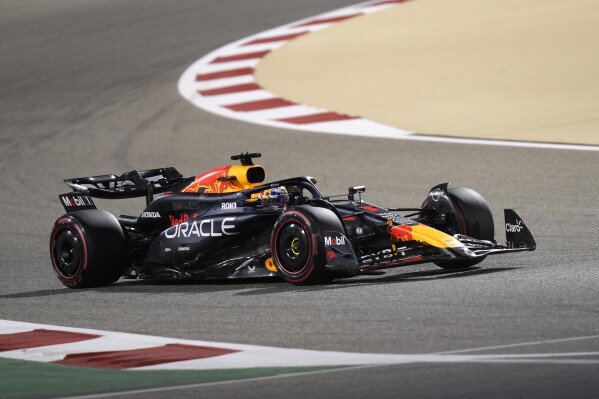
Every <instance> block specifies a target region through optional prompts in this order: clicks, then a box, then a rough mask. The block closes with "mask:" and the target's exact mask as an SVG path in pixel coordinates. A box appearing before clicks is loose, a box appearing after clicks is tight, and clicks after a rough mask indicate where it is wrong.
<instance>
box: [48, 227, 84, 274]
mask: <svg viewBox="0 0 599 399" xmlns="http://www.w3.org/2000/svg"><path fill="white" fill-rule="evenodd" d="M81 255H82V251H81V243H80V240H79V238H78V237H77V235H75V233H73V231H71V230H70V229H65V230H63V231H61V232H60V233H59V234H58V236H57V237H56V240H55V243H54V261H55V262H54V263H55V265H56V268H57V270H58V272H59V273H60V274H61V275H63V276H64V277H66V278H70V277H73V276H75V275H76V274H77V272H78V271H79V268H80V267H81Z"/></svg>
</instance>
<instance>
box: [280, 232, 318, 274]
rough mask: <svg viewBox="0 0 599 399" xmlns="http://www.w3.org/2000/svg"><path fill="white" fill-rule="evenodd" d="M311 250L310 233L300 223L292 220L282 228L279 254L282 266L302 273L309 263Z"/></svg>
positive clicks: (292, 272)
mask: <svg viewBox="0 0 599 399" xmlns="http://www.w3.org/2000/svg"><path fill="white" fill-rule="evenodd" d="M311 251H312V246H311V244H310V239H309V236H308V233H307V231H306V229H305V228H304V226H302V225H301V224H300V223H297V222H295V221H290V222H288V223H286V224H285V225H283V226H282V227H281V228H280V230H279V234H278V236H277V255H278V259H279V262H280V263H281V266H282V267H283V268H284V269H285V270H286V271H287V272H288V273H291V274H298V273H301V272H302V271H303V270H304V269H305V268H306V266H307V265H308V262H309V260H310V253H311Z"/></svg>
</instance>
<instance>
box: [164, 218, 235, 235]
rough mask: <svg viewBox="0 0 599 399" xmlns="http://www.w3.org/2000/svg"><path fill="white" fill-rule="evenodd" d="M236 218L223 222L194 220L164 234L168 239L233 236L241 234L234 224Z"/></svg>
mask: <svg viewBox="0 0 599 399" xmlns="http://www.w3.org/2000/svg"><path fill="white" fill-rule="evenodd" d="M234 221H235V218H224V219H223V220H222V221H220V222H219V221H216V223H215V220H214V219H204V220H201V221H198V220H194V221H193V222H183V223H180V224H178V225H176V226H174V227H171V228H169V229H167V230H166V231H165V232H164V235H165V236H166V238H175V237H176V238H179V237H191V236H196V237H220V236H222V235H226V236H232V235H236V234H239V232H238V231H233V230H234V229H235V224H234V223H233V222H234Z"/></svg>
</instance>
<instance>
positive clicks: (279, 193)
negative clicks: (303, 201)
mask: <svg viewBox="0 0 599 399" xmlns="http://www.w3.org/2000/svg"><path fill="white" fill-rule="evenodd" d="M258 199H259V200H261V201H262V203H263V204H269V205H279V206H280V207H284V206H285V205H286V204H287V203H289V193H288V192H287V189H286V188H285V187H283V186H281V187H275V188H270V189H268V190H264V191H261V192H260V193H259V194H258Z"/></svg>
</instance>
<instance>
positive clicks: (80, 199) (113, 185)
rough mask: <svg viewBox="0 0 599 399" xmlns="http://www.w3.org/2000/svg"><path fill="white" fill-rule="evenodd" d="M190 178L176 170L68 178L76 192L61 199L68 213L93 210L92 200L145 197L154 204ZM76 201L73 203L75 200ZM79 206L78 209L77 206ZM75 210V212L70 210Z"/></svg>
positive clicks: (136, 171) (150, 170)
mask: <svg viewBox="0 0 599 399" xmlns="http://www.w3.org/2000/svg"><path fill="white" fill-rule="evenodd" d="M186 180H188V179H185V178H184V177H183V175H181V173H179V172H178V171H177V169H175V168H173V167H166V168H159V169H148V170H132V171H131V172H127V173H124V174H122V175H120V176H117V175H101V176H89V177H77V178H73V179H66V180H64V182H65V183H66V185H67V186H69V187H70V188H71V189H73V192H72V193H68V194H62V195H61V196H60V199H61V201H62V202H63V204H64V206H65V209H66V210H67V212H69V211H70V210H69V209H67V205H68V204H70V205H69V207H70V208H72V207H75V208H76V209H82V207H93V208H95V205H93V201H91V198H90V197H94V198H105V199H121V198H138V197H144V196H145V197H146V203H147V204H149V203H150V202H152V200H153V198H154V194H155V193H163V192H165V191H167V190H169V189H172V188H174V187H176V186H178V185H180V184H182V183H183V182H185V181H186ZM73 198H74V200H73ZM77 203H80V205H79V206H77V205H78V204H77ZM71 210H73V209H71Z"/></svg>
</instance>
